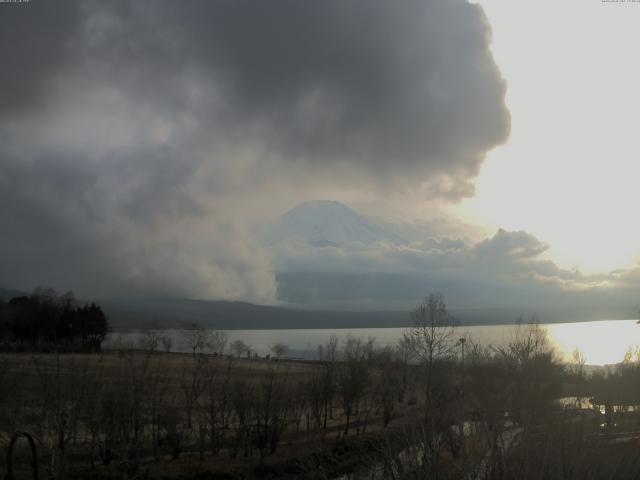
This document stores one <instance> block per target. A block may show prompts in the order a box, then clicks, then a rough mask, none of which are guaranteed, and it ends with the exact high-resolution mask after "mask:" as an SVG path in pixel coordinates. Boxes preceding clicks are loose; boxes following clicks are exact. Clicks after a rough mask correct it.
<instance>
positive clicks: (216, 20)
mask: <svg viewBox="0 0 640 480" xmlns="http://www.w3.org/2000/svg"><path fill="white" fill-rule="evenodd" d="M0 40H1V41H0V54H1V55H2V59H3V68H2V69H0V82H2V83H1V84H2V88H0V166H1V167H2V172H1V173H0V198H1V200H2V204H3V210H2V212H1V214H0V221H2V222H3V225H4V226H3V235H2V239H1V240H0V267H1V268H0V283H4V284H6V285H8V286H16V287H21V288H24V287H25V286H27V285H29V284H31V285H33V284H36V283H43V282H46V283H51V284H53V285H54V286H57V285H58V284H62V285H64V287H73V288H77V286H78V285H80V286H83V287H85V288H86V292H87V293H89V292H97V291H99V292H101V293H105V294H107V293H109V292H113V291H117V292H121V291H122V290H123V289H124V290H127V291H142V292H145V293H148V292H162V293H167V292H174V293H176V292H177V293H180V294H185V295H187V294H192V295H197V296H208V297H220V296H224V297H225V298H231V297H237V298H247V299H269V298H271V299H273V295H274V294H275V279H274V275H273V271H272V268H271V264H270V261H269V259H268V256H267V255H266V253H265V252H264V251H262V250H261V249H260V248H258V247H255V246H254V245H252V243H251V241H250V240H249V239H248V238H247V237H246V232H245V230H246V228H245V227H246V226H247V225H246V223H247V222H248V220H247V217H250V216H251V215H250V212H251V211H252V208H253V207H254V205H256V206H257V205H264V204H265V203H268V202H269V198H270V197H271V196H272V194H273V192H275V191H279V192H281V191H287V190H288V189H293V190H295V189H297V190H299V191H306V190H310V189H313V188H322V187H323V186H324V187H325V188H326V187H331V188H336V189H339V188H350V189H354V188H355V189H360V190H363V191H371V190H373V191H375V190H376V189H380V188H391V187H393V188H398V187H399V188H418V186H419V185H422V186H424V185H426V186H427V189H426V193H425V195H426V196H428V197H436V198H437V197H444V198H449V199H458V198H460V197H462V196H465V195H469V194H471V192H472V189H473V187H472V182H473V179H474V177H475V176H476V174H477V172H478V169H479V166H480V164H481V163H482V161H483V158H484V155H485V153H486V152H487V151H488V150H489V149H490V148H492V147H493V146H495V145H497V144H499V143H501V142H503V141H505V140H506V137H507V135H508V131H509V115H508V112H507V110H506V107H505V104H504V94H505V84H504V81H503V80H502V79H501V77H500V74H499V71H498V69H497V67H496V65H495V63H494V61H493V59H492V57H491V54H490V52H489V48H488V46H489V42H490V30H489V27H488V24H487V21H486V19H485V17H484V15H483V13H482V11H481V9H480V7H478V6H475V5H470V4H468V3H467V2H466V1H462V0H446V1H445V0H420V1H418V0H408V1H394V2H390V1H382V0H367V1H364V0H327V1H322V2H301V1H293V0H274V1H269V2H261V1H258V2H256V1H251V2H250V1H245V0H234V1H230V0H219V1H211V2H209V1H195V0H194V1H191V0H189V1H181V2H176V1H164V0H154V1H138V2H124V1H114V2H104V1H100V2H98V1H86V2H74V1H56V2H53V1H45V0H32V1H31V2H28V3H27V4H0ZM5 67H6V68H5ZM331 176H334V177H335V179H330V177H331ZM7 205H11V208H6V206H7ZM239 219H242V220H239ZM16 279H18V280H16ZM14 281H17V282H18V283H19V285H14V284H13V283H14ZM116 286H117V288H116Z"/></svg>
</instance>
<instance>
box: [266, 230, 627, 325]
mask: <svg viewBox="0 0 640 480" xmlns="http://www.w3.org/2000/svg"><path fill="white" fill-rule="evenodd" d="M425 233H427V232H425ZM425 238H426V240H424V241H421V242H412V243H410V244H407V245H401V246H398V245H395V244H392V243H389V242H384V241H382V242H378V243H376V244H372V245H367V246H363V245H362V244H358V245H355V244H354V245H349V244H345V245H340V246H326V247H317V246H312V245H303V244H291V243H290V242H289V243H283V244H282V245H280V246H279V248H278V249H277V254H276V259H277V260H276V268H277V271H278V272H280V275H279V281H280V284H279V288H280V295H281V296H282V297H283V298H284V299H285V300H286V301H288V302H290V303H294V304H298V305H300V306H304V307H318V306H320V305H325V306H327V305H330V306H333V307H335V308H348V309H353V308H362V306H363V305H364V306H367V307H368V308H370V309H406V308H408V307H409V306H412V305H415V304H417V303H418V302H419V301H420V300H421V298H422V297H423V296H424V294H425V292H428V291H442V292H446V295H447V298H448V300H449V303H450V305H452V306H453V307H454V308H511V309H518V308H524V309H525V310H523V311H528V312H536V311H539V310H540V309H541V308H542V309H544V308H551V309H556V310H557V311H561V310H562V309H572V308H578V309H580V310H579V311H580V312H581V313H580V315H582V316H584V315H585V314H586V313H588V312H589V311H592V312H593V313H594V315H596V316H597V315H600V316H602V315H605V317H606V315H612V314H618V315H619V314H623V315H625V316H626V317H627V316H629V315H635V314H636V313H637V309H638V304H639V301H638V298H637V292H638V287H640V267H636V268H632V269H630V270H626V271H615V272H610V273H606V274H594V275H586V274H583V273H581V272H580V271H579V270H568V269H563V268H561V267H559V266H558V265H556V264H555V263H554V262H552V261H550V260H547V259H545V258H544V256H543V254H544V252H545V251H546V250H547V248H548V246H547V245H546V244H544V243H543V242H541V241H539V240H538V239H537V238H535V237H534V236H533V235H531V234H529V233H527V232H522V231H520V232H508V231H505V230H499V231H498V232H496V234H495V235H493V236H492V237H489V238H486V239H484V240H481V241H478V242H476V241H472V240H470V239H469V238H447V237H440V238H438V237H431V236H429V235H428V233H427V234H426V235H425ZM558 309H560V310H558ZM605 317H603V318H605ZM629 318H631V317H629ZM577 319H578V318H574V319H573V320H577ZM557 320H558V319H557ZM564 320H572V319H571V318H564Z"/></svg>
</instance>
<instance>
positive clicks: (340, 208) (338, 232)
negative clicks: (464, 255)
mask: <svg viewBox="0 0 640 480" xmlns="http://www.w3.org/2000/svg"><path fill="white" fill-rule="evenodd" d="M265 240H266V243H267V244H270V245H274V244H277V243H281V242H295V243H303V244H308V245H311V246H315V247H326V246H336V247H343V246H347V245H353V244H361V245H372V244H374V243H378V242H386V243H391V244H394V245H401V244H405V243H407V242H406V241H404V240H403V239H402V238H401V237H399V236H397V235H395V234H394V233H392V232H389V231H387V230H385V229H384V228H382V227H381V226H379V225H377V224H375V223H374V222H371V221H370V220H367V219H366V218H364V217H363V216H361V215H360V214H358V213H357V212H355V211H354V210H352V209H351V208H349V207H348V206H346V205H345V204H343V203H340V202H336V201H330V200H312V201H307V202H303V203H301V204H300V205H298V206H296V207H294V208H292V209H291V210H289V211H288V212H286V213H285V214H284V215H282V216H281V217H279V218H278V219H277V220H276V221H275V222H273V223H272V224H271V225H269V226H268V227H267V229H266V232H265Z"/></svg>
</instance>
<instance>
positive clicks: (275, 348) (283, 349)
mask: <svg viewBox="0 0 640 480" xmlns="http://www.w3.org/2000/svg"><path fill="white" fill-rule="evenodd" d="M269 349H270V350H271V351H272V352H273V354H274V355H275V357H276V360H279V359H280V357H282V356H283V355H286V354H287V352H288V351H289V347H288V346H287V345H286V344H284V343H274V344H273V345H271V347H270V348H269Z"/></svg>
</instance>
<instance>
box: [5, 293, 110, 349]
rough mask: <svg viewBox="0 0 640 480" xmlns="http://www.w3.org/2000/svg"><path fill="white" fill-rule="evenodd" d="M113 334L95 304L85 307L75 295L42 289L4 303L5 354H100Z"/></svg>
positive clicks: (100, 310)
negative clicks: (32, 352)
mask: <svg viewBox="0 0 640 480" xmlns="http://www.w3.org/2000/svg"><path fill="white" fill-rule="evenodd" d="M108 330H109V322H108V319H107V316H106V315H105V314H104V312H103V311H102V308H100V306H99V305H96V304H95V303H89V304H82V303H80V302H78V301H77V300H76V298H75V296H74V294H73V293H72V292H67V293H65V294H63V295H58V294H57V293H56V292H55V291H54V290H51V289H42V288H38V289H36V290H34V291H33V293H32V294H31V295H25V296H19V297H14V298H12V299H10V300H9V301H8V302H4V301H2V300H0V345H2V346H3V347H4V349H5V350H40V351H47V350H58V351H93V350H99V349H100V346H101V344H102V342H103V340H104V338H105V336H106V334H107V332H108Z"/></svg>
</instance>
